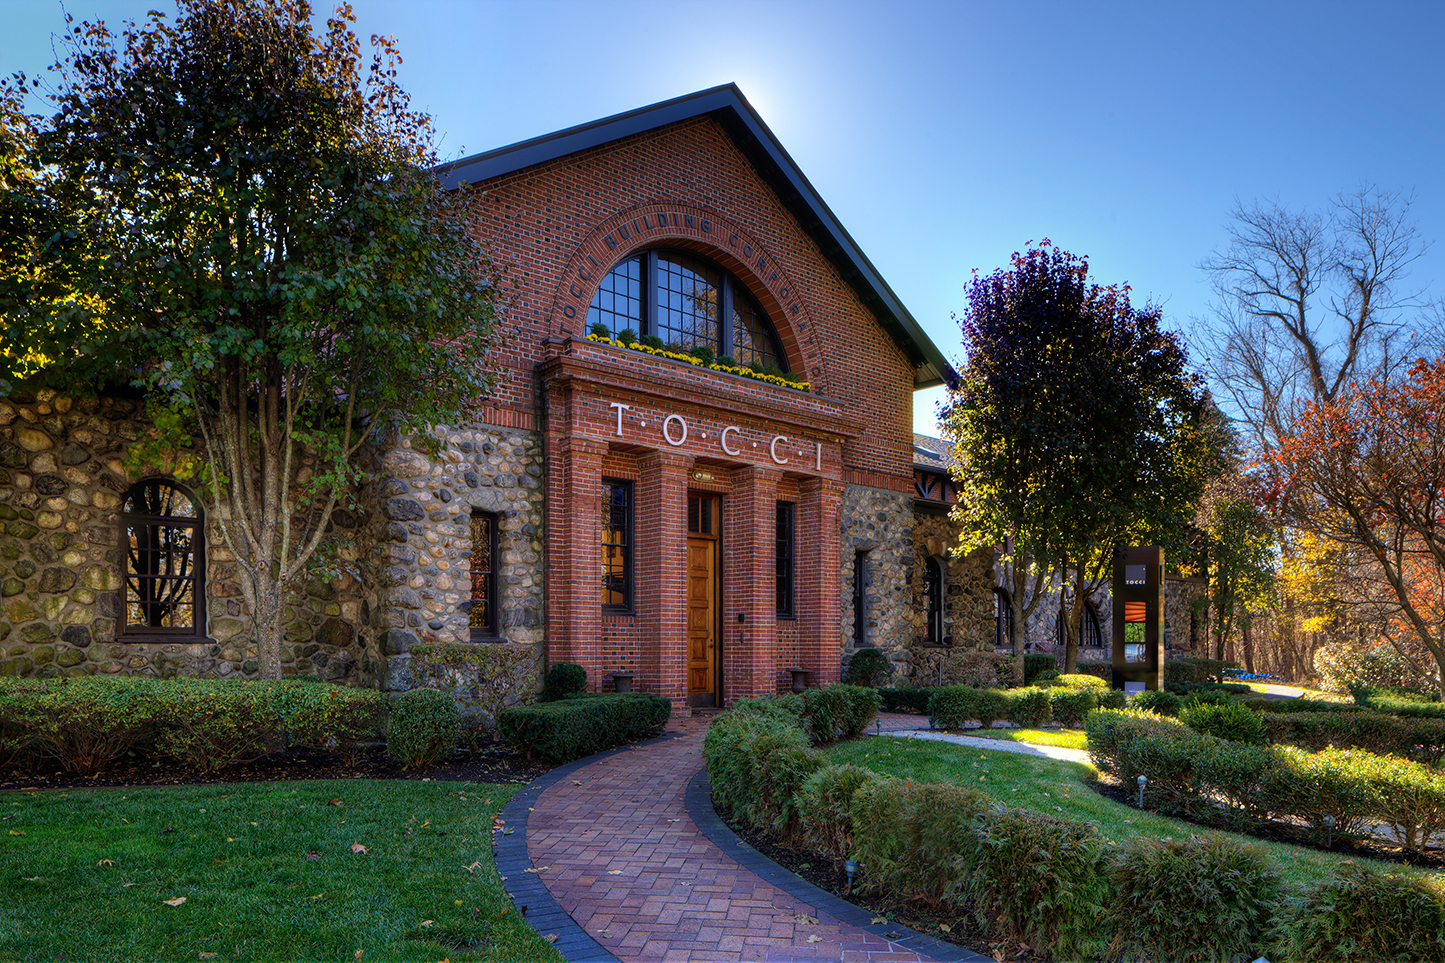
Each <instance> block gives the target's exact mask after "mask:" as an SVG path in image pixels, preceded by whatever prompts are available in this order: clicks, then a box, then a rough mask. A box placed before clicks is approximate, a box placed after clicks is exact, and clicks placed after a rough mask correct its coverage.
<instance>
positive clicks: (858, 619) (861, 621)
mask: <svg viewBox="0 0 1445 963" xmlns="http://www.w3.org/2000/svg"><path fill="white" fill-rule="evenodd" d="M867 644H868V553H867V552H854V553H853V646H854V648H858V647H861V646H865V645H867Z"/></svg>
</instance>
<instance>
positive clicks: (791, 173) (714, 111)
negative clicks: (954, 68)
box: [438, 84, 958, 390]
mask: <svg viewBox="0 0 1445 963" xmlns="http://www.w3.org/2000/svg"><path fill="white" fill-rule="evenodd" d="M700 116H708V117H712V118H713V119H714V120H716V121H717V122H718V123H719V124H721V125H722V127H723V129H724V130H726V131H727V132H728V135H729V136H731V137H732V139H733V142H734V143H735V144H737V146H738V149H739V150H741V151H742V152H743V154H744V156H746V157H747V158H748V160H749V161H750V162H751V163H752V165H753V167H754V168H755V169H756V170H757V171H758V174H759V176H761V177H762V178H763V180H764V181H765V182H767V184H768V186H769V187H771V188H772V189H773V191H774V192H775V193H776V194H777V195H778V198H779V199H780V200H781V201H782V202H783V204H784V205H785V206H786V207H787V208H788V210H789V211H791V212H792V214H793V216H794V217H796V218H797V219H798V222H799V224H801V225H802V227H803V229H804V230H805V231H807V232H808V235H809V236H810V237H812V238H813V240H814V242H816V243H817V245H818V247H819V248H820V249H821V250H822V251H823V254H824V255H825V256H826V257H827V258H828V259H829V260H830V261H831V262H833V265H834V267H835V268H837V270H838V272H839V274H841V275H842V277H843V279H844V280H845V281H847V282H848V284H849V286H850V287H852V288H853V290H854V292H855V293H856V294H857V295H858V298H859V300H860V301H862V302H863V304H864V306H865V307H867V308H868V310H869V311H871V312H872V313H873V316H874V317H876V318H877V319H878V322H879V323H880V324H881V325H883V328H884V330H885V331H887V332H888V334H889V336H890V337H891V338H892V339H893V341H894V343H895V344H897V345H898V347H899V348H900V349H901V350H902V351H903V353H904V355H905V356H906V357H907V358H908V361H909V364H910V365H912V367H913V386H914V389H915V390H916V389H919V388H931V387H934V386H935V385H941V384H952V383H954V382H955V381H956V380H957V377H958V376H957V374H956V373H955V372H954V370H953V367H952V366H951V365H950V364H949V363H948V360H947V359H946V358H945V357H944V356H943V353H942V352H941V351H939V350H938V347H937V346H936V345H934V343H933V342H932V341H930V340H929V338H928V335H926V334H925V333H924V332H923V329H922V328H921V327H919V325H918V322H917V321H915V320H914V319H913V316H912V315H911V314H909V313H908V309H907V308H905V307H904V306H903V303H902V302H901V301H899V300H898V296H897V295H896V294H894V293H893V290H892V289H891V288H890V287H889V286H888V284H887V282H886V281H884V280H883V277H882V275H880V274H879V273H878V269H877V268H875V267H874V266H873V264H872V262H871V261H869V260H868V258H867V256H865V255H864V254H863V251H862V250H861V249H860V248H859V247H858V245H857V243H855V242H854V240H853V238H852V236H850V235H849V234H848V232H847V231H846V230H845V229H844V228H843V225H842V224H841V223H840V222H839V221H838V218H837V217H835V216H834V215H833V212H832V211H831V210H829V208H828V205H827V204H825V203H823V199H822V197H820V196H819V195H818V192H817V191H816V190H814V189H813V185H812V184H810V183H808V179H807V178H806V177H804V176H803V172H802V171H801V170H800V169H799V168H798V165H797V164H795V163H794V162H793V159H792V158H791V157H790V156H788V152H787V151H786V150H784V149H783V146H782V144H780V143H778V139H777V138H776V137H774V136H773V132H772V131H771V130H769V129H768V127H767V125H766V124H764V123H763V121H762V118H761V117H759V116H758V114H757V112H756V111H754V110H753V108H752V105H751V104H749V103H748V102H747V99H746V98H745V97H743V94H742V91H740V90H739V89H738V88H737V86H736V85H735V84H724V85H722V86H721V87H713V88H711V89H709V90H703V91H699V92H698V93H695V94H688V95H687V96H685V97H678V98H675V99H673V100H668V101H664V102H662V103H660V104H653V105H652V106H650V107H641V108H639V109H637V110H630V111H628V112H627V113H624V114H617V115H615V116H612V117H606V118H603V119H602V120H595V121H592V122H591V123H588V124H582V125H580V126H577V127H569V128H568V129H566V130H561V131H558V132H556V133H554V134H547V135H545V136H542V137H534V138H533V139H531V140H525V141H522V142H520V143H517V144H512V145H510V146H508V147H500V148H498V149H496V150H492V151H487V152H486V153H483V154H476V155H473V156H472V157H466V158H463V159H461V160H458V161H453V162H452V163H450V164H446V165H444V166H442V167H440V168H438V173H440V174H441V177H442V183H443V184H444V185H445V186H446V187H448V188H453V187H457V186H459V185H462V184H477V183H480V182H483V181H488V180H491V179H492V178H495V177H501V176H503V175H504V174H510V173H512V172H514V171H518V170H522V169H523V168H527V167H532V166H535V165H537V164H543V163H546V162H548V161H552V160H556V159H557V158H559V157H563V156H566V155H568V154H574V153H576V152H578V151H582V150H587V149H588V148H592V147H598V146H600V145H602V144H608V143H611V142H613V141H616V140H620V139H622V138H624V137H629V136H631V135H633V134H639V133H643V132H645V131H649V130H655V129H657V128H659V127H663V126H666V125H668V124H673V123H677V122H679V121H684V120H690V119H692V118H694V117H700Z"/></svg>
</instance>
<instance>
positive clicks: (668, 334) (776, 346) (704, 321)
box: [587, 250, 788, 371]
mask: <svg viewBox="0 0 1445 963" xmlns="http://www.w3.org/2000/svg"><path fill="white" fill-rule="evenodd" d="M598 323H600V324H602V325H604V326H605V327H606V328H607V330H608V331H609V332H610V333H611V335H612V337H614V338H615V337H616V336H617V335H618V334H619V333H621V332H622V331H623V330H624V329H628V328H630V329H631V330H633V331H634V332H636V333H637V336H638V337H645V336H647V335H656V336H657V337H659V338H661V339H662V341H663V343H664V344H668V345H671V346H673V347H674V348H676V349H678V350H680V351H687V350H689V349H691V348H695V347H697V346H699V345H705V346H707V347H709V348H711V349H712V350H713V353H714V354H715V355H717V356H718V357H722V356H724V355H726V356H729V357H731V358H733V359H734V360H735V361H737V363H738V364H740V365H743V366H749V365H752V366H757V367H759V368H766V367H769V366H773V367H776V368H777V369H778V370H779V371H787V370H788V359H787V356H786V355H784V354H783V350H782V346H781V345H780V343H779V342H778V336H777V333H776V332H775V331H774V330H773V326H772V324H771V323H769V321H768V317H767V315H766V314H764V313H763V310H762V308H761V307H759V306H758V303H757V302H756V301H755V300H753V297H752V295H750V294H749V293H748V291H747V288H746V287H744V286H743V284H742V283H741V282H740V281H738V280H737V278H735V277H733V276H732V275H731V274H729V273H728V272H726V271H724V270H723V269H722V268H720V267H718V266H717V265H715V264H713V263H712V262H710V261H706V260H704V259H702V258H700V257H697V256H696V255H693V254H689V253H685V252H682V251H669V250H650V251H642V252H641V253H638V254H635V255H633V256H632V257H630V258H628V259H627V260H625V261H623V262H622V263H621V264H618V265H617V266H616V267H614V268H613V269H612V270H611V271H610V272H608V274H607V276H606V277H605V278H603V279H602V283H601V284H600V285H599V286H598V288H597V294H596V296H595V297H594V298H593V299H592V305H591V307H589V308H588V309H587V326H588V328H589V329H590V328H591V327H592V326H593V325H595V324H598Z"/></svg>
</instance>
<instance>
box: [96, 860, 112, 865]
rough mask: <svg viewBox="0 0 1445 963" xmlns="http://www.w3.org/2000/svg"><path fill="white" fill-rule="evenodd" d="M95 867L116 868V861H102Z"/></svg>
mask: <svg viewBox="0 0 1445 963" xmlns="http://www.w3.org/2000/svg"><path fill="white" fill-rule="evenodd" d="M95 865H97V866H114V865H115V860H113V859H102V860H101V861H100V862H98V863H96V864H95Z"/></svg>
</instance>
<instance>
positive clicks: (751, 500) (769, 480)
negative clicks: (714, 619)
mask: <svg viewBox="0 0 1445 963" xmlns="http://www.w3.org/2000/svg"><path fill="white" fill-rule="evenodd" d="M782 477H783V473H782V472H781V471H777V470H775V469H769V468H763V467H759V466H751V467H748V468H743V469H740V470H739V471H737V472H736V473H735V474H734V476H733V489H732V494H731V495H730V496H729V497H728V502H727V507H726V508H725V509H724V525H725V529H724V538H723V545H724V553H723V554H724V572H725V576H726V577H725V583H724V588H723V605H724V610H723V620H722V622H723V673H724V675H723V680H724V686H723V697H724V699H725V700H726V702H727V704H728V705H731V704H732V703H734V702H736V701H737V700H738V699H741V698H744V697H748V696H759V695H770V694H772V693H774V692H776V691H777V689H778V683H777V677H778V669H779V666H778V659H777V639H778V634H777V628H778V624H777V605H776V598H777V593H776V591H775V589H776V583H775V576H776V559H777V542H776V537H777V503H778V482H779V481H780V480H781V479H782ZM738 613H742V614H743V618H744V620H743V621H742V622H741V623H739V622H738Z"/></svg>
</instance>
